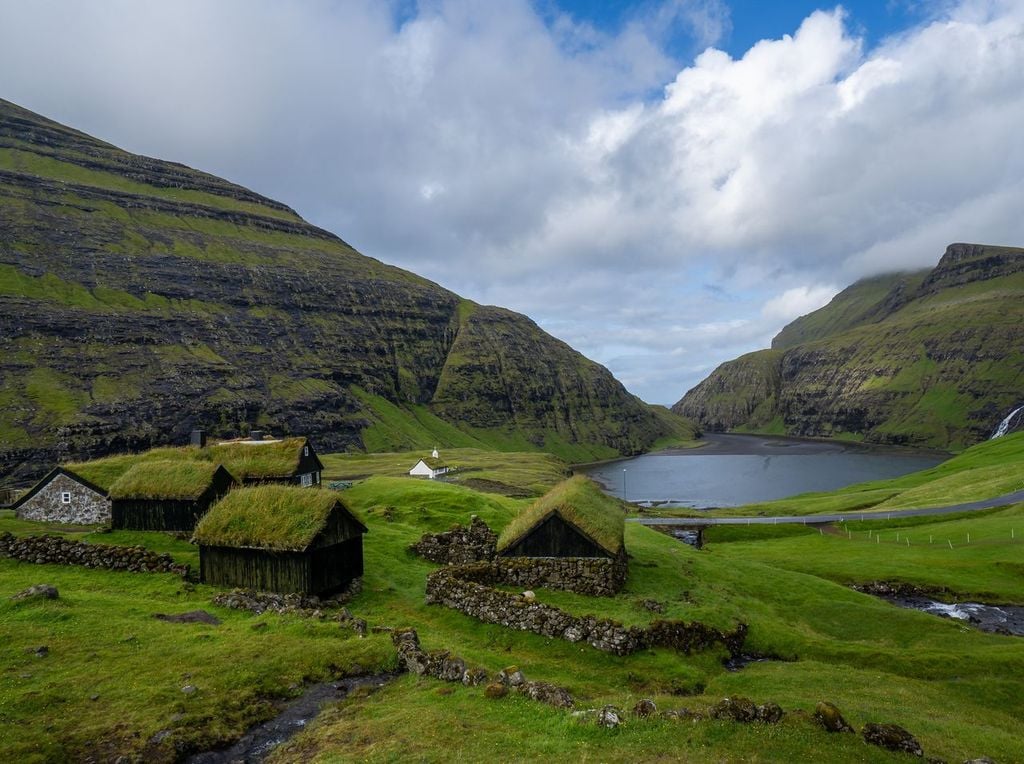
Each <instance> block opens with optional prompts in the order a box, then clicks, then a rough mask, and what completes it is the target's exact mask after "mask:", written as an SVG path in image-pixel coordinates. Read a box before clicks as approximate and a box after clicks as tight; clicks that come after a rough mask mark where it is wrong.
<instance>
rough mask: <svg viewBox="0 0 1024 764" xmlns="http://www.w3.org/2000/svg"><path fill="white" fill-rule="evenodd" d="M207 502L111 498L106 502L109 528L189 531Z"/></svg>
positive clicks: (202, 513) (193, 527)
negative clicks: (111, 499) (108, 508)
mask: <svg viewBox="0 0 1024 764" xmlns="http://www.w3.org/2000/svg"><path fill="white" fill-rule="evenodd" d="M211 503H212V502H206V503H200V502H199V501H192V500H187V501H183V500H177V499H175V500H170V499H164V500H158V499H114V500H113V501H112V502H111V503H110V527H111V528H113V529H114V530H126V531H191V530H194V529H195V527H196V523H197V522H199V518H200V517H202V516H203V515H204V514H206V510H207V509H209V508H210V504H211Z"/></svg>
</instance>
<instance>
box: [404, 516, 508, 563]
mask: <svg viewBox="0 0 1024 764" xmlns="http://www.w3.org/2000/svg"><path fill="white" fill-rule="evenodd" d="M497 543H498V534H496V533H495V532H494V531H492V530H491V529H490V528H488V527H487V523H485V522H484V521H483V520H481V519H480V518H479V517H477V516H476V515H474V516H473V519H472V521H471V522H470V524H469V527H468V528H464V527H462V526H456V527H454V528H452V529H451V530H449V531H445V532H444V533H425V534H424V535H423V536H422V537H421V538H420V540H419V541H417V542H416V543H415V544H413V545H412V546H410V547H409V548H410V549H411V550H412V551H413V552H414V553H415V554H417V555H419V556H420V557H422V558H424V559H425V560H430V561H431V562H436V563H439V564H440V565H464V564H466V563H469V562H480V561H483V560H493V559H494V554H495V547H496V545H497Z"/></svg>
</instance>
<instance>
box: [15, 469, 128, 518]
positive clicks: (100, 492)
mask: <svg viewBox="0 0 1024 764" xmlns="http://www.w3.org/2000/svg"><path fill="white" fill-rule="evenodd" d="M11 509H13V510H14V511H15V513H16V514H17V516H18V517H19V518H20V519H22V520H37V521H42V522H49V523H68V524H71V525H92V524H94V523H109V522H110V499H109V498H108V497H107V491H106V489H105V488H103V487H101V486H98V485H96V484H95V483H93V482H92V481H90V480H88V479H86V478H85V477H83V476H82V475H79V474H78V473H77V472H74V471H72V470H70V469H68V468H66V467H54V468H53V469H52V470H50V471H49V472H48V473H47V474H46V475H45V476H44V477H43V478H42V480H40V481H39V482H38V483H36V484H35V485H34V486H32V487H31V488H30V489H29V490H28V491H26V492H25V493H24V494H22V495H21V497H20V498H19V499H18V500H17V501H15V502H14V503H13V504H12V505H11Z"/></svg>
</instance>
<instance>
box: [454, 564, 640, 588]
mask: <svg viewBox="0 0 1024 764" xmlns="http://www.w3.org/2000/svg"><path fill="white" fill-rule="evenodd" d="M627 570H628V568H627V565H626V560H625V559H617V560H609V559H606V558H601V557H498V558H496V559H495V560H494V561H493V562H481V563H471V564H469V565H460V566H459V577H460V578H462V579H464V580H467V581H474V582H476V583H478V584H488V585H490V586H494V585H506V586H518V587H523V588H526V589H534V588H548V589H561V590H563V591H567V592H576V593H577V594H587V595H590V596H592V597H612V596H614V595H615V594H616V593H617V592H618V591H619V590H620V589H621V588H622V587H623V585H624V584H625V583H626V572H627Z"/></svg>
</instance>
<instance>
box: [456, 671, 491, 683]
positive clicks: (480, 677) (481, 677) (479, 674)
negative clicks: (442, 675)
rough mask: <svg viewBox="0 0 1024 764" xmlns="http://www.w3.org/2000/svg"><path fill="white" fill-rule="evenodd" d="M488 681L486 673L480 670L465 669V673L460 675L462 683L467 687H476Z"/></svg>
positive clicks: (488, 677)
mask: <svg viewBox="0 0 1024 764" xmlns="http://www.w3.org/2000/svg"><path fill="white" fill-rule="evenodd" d="M489 679H490V676H489V675H488V673H487V672H486V671H484V670H483V669H480V668H475V669H466V673H464V674H463V675H462V683H463V684H464V685H466V686H467V687H477V686H478V685H481V684H484V683H486V682H487V681H488V680H489Z"/></svg>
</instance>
